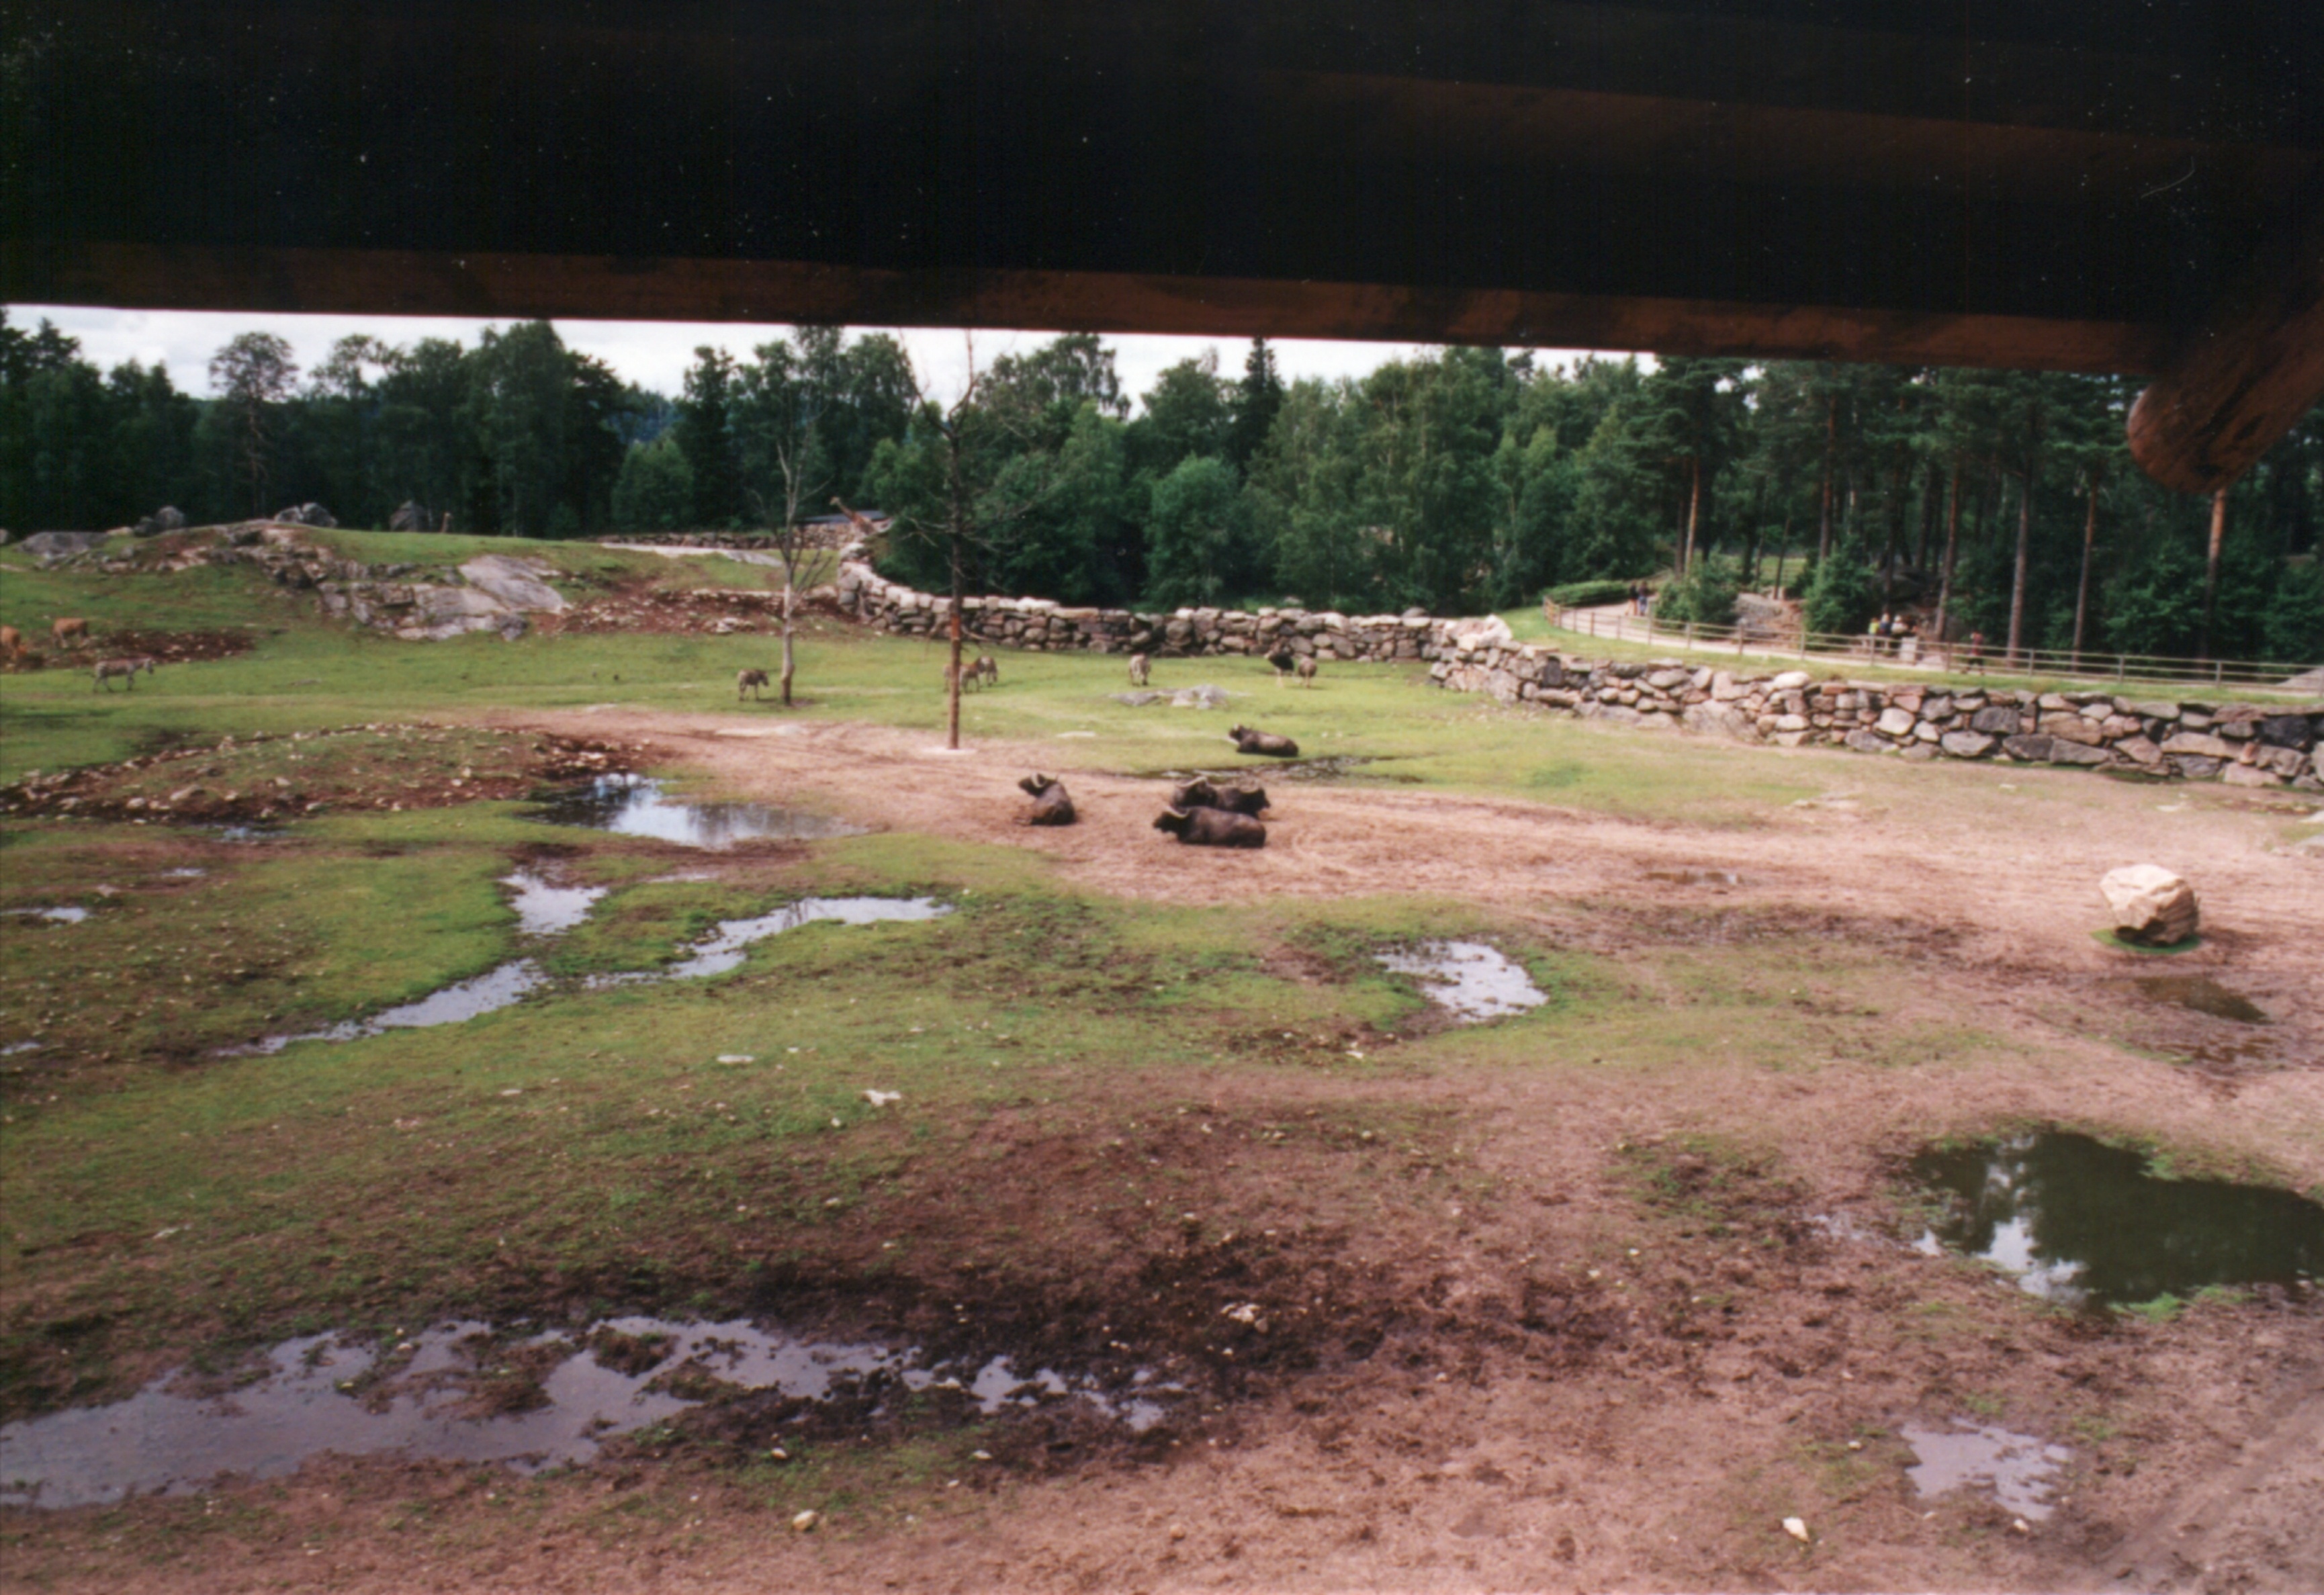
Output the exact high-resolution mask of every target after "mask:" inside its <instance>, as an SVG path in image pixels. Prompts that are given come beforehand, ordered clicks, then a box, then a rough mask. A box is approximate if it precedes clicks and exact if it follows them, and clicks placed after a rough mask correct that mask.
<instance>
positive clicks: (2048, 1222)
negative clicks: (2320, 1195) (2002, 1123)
mask: <svg viewBox="0 0 2324 1595" xmlns="http://www.w3.org/2000/svg"><path fill="white" fill-rule="evenodd" d="M1914 1174H1915V1175H1916V1176H1918V1177H1919V1178H1921V1179H1922V1180H1923V1181H1925V1182H1926V1183H1928V1184H1929V1185H1932V1186H1933V1187H1934V1188H1935V1189H1937V1190H1938V1191H1941V1192H1944V1193H1947V1194H1950V1196H1951V1197H1952V1211H1951V1212H1950V1214H1949V1215H1948V1216H1947V1217H1946V1218H1945V1219H1944V1220H1943V1221H1942V1222H1940V1223H1939V1224H1937V1225H1936V1226H1935V1228H1934V1229H1932V1231H1930V1232H1929V1233H1928V1234H1926V1235H1924V1236H1923V1237H1922V1240H1921V1243H1920V1244H1921V1249H1922V1250H1923V1251H1927V1252H1934V1251H1936V1250H1937V1249H1939V1247H1940V1245H1941V1246H1942V1247H1943V1248H1945V1249H1950V1250H1954V1251H1963V1252H1968V1253H1969V1254H1970V1255H1972V1256H1975V1257H1979V1258H1984V1259H1986V1260H1987V1262H1990V1263H1993V1264H1995V1265H1997V1267H1999V1268H2005V1269H2006V1270H2008V1271H2009V1272H2010V1273H2012V1274H2014V1275H2015V1276H2016V1277H2017V1281H2018V1284H2019V1285H2020V1286H2022V1287H2023V1288H2024V1289H2025V1290H2026V1291H2028V1292H2030V1293H2031V1294H2033V1295H2038V1296H2042V1297H2043V1298H2045V1299H2047V1300H2051V1301H2057V1302H2061V1303H2065V1304H2068V1305H2110V1304H2119V1303H2135V1302H2148V1301H2153V1300H2154V1299H2155V1298H2156V1297H2158V1296H2162V1295H2185V1294H2187V1293H2190V1292H2192V1291H2196V1290H2199V1289H2201V1288H2202V1287H2203V1286H2207V1285H2244V1284H2281V1285H2290V1284H2292V1283H2295V1282H2297V1281H2300V1280H2302V1279H2313V1278H2314V1277H2315V1276H2316V1275H2317V1274H2318V1273H2319V1271H2324V1207H2319V1206H2318V1205H2317V1204H2316V1203H2312V1202H2307V1201H2303V1200H2302V1199H2301V1198H2300V1197H2298V1196H2295V1195H2293V1194H2292V1193H2291V1192H2289V1191H2278V1190H2269V1189H2265V1188H2263V1187H2259V1186H2254V1185H2226V1184H2222V1183H2219V1182H2216V1181H2210V1180H2166V1179H2160V1178H2157V1177H2155V1176H2153V1175H2152V1174H2150V1173H2149V1172H2148V1171H2147V1167H2146V1161H2145V1159H2144V1157H2141V1156H2140V1155H2139V1154H2138V1153H2136V1152H2133V1151H2128V1150H2126V1149H2124V1148H2117V1147H2108V1146H2106V1145H2103V1144H2102V1143H2100V1142H2098V1141H2095V1140H2092V1139H2089V1137H2088V1136H2080V1135H2069V1134H2064V1133H2061V1132H2057V1131H2047V1132H2044V1133H2042V1134H2039V1135H2033V1136H2025V1137H2021V1138H2019V1139H2015V1140H2010V1141H2006V1142H2004V1143H2002V1144H2001V1145H1999V1146H1997V1147H1972V1148H1961V1149H1958V1150H1951V1151H1940V1152H1931V1153H1928V1154H1926V1155H1924V1156H1923V1157H1920V1158H1919V1159H1917V1160H1916V1161H1915V1162H1914Z"/></svg>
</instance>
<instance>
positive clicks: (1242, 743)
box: [1227, 725, 1299, 759]
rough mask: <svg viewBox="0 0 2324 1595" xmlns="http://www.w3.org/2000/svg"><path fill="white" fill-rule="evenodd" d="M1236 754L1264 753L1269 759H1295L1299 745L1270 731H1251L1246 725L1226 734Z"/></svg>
mask: <svg viewBox="0 0 2324 1595" xmlns="http://www.w3.org/2000/svg"><path fill="white" fill-rule="evenodd" d="M1227 736H1228V738H1229V740H1231V742H1233V743H1234V745H1235V751H1237V752H1238V753H1264V754H1266V755H1267V756H1268V758H1270V759H1296V758H1298V757H1299V744H1298V743H1297V742H1293V741H1292V740H1291V739H1290V738H1289V737H1287V736H1277V734H1276V733H1274V732H1271V731H1253V730H1252V729H1251V728H1250V726H1248V725H1238V726H1236V727H1235V728H1234V729H1233V730H1232V731H1230V732H1228V733H1227Z"/></svg>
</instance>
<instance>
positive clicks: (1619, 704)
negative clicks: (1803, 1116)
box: [838, 559, 2324, 791]
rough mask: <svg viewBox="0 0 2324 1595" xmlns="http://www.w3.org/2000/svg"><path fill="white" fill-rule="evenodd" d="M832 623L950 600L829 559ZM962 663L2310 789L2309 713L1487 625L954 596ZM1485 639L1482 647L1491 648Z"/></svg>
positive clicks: (923, 631) (885, 622)
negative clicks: (1439, 694)
mask: <svg viewBox="0 0 2324 1595" xmlns="http://www.w3.org/2000/svg"><path fill="white" fill-rule="evenodd" d="M838 602H839V607H840V609H841V610H842V611H843V612H844V613H847V614H849V615H852V616H853V617H854V618H855V619H856V620H858V621H860V622H862V623H863V624H865V625H868V626H872V627H876V628H878V629H880V630H881V631H886V632H894V633H896V634H898V635H899V636H908V637H933V636H942V635H945V633H946V632H947V630H948V628H949V626H950V623H951V615H952V602H951V600H950V599H948V598H940V597H936V596H934V595H929V594H927V593H921V592H917V591H915V590H914V589H912V588H909V587H907V586H903V585H900V584H899V583H895V582H890V581H888V580H887V579H885V578H884V577H882V576H880V575H879V573H878V572H876V571H874V570H873V569H872V568H871V567H870V566H868V565H866V564H863V563H862V562H861V561H858V560H853V559H850V560H847V561H844V563H843V564H842V565H841V567H840V572H839V583H838ZM961 632H962V635H963V636H964V638H965V639H966V640H967V641H969V642H970V643H971V644H972V645H973V646H976V647H1002V648H1022V649H1029V650H1034V651H1036V652H1044V651H1046V652H1065V651H1086V652H1092V653H1147V654H1151V655H1153V656H1155V657H1156V658H1161V659H1171V658H1184V659H1194V658H1201V657H1205V656H1229V655H1237V654H1244V655H1260V656H1264V655H1267V654H1269V653H1272V652H1274V651H1275V650H1276V646H1277V644H1278V643H1280V644H1283V645H1285V646H1287V647H1288V648H1289V649H1290V650H1291V651H1292V652H1293V653H1295V654H1313V655H1314V656H1315V657H1317V658H1318V659H1347V660H1351V661H1352V660H1360V659H1362V660H1372V661H1377V662H1392V661H1396V660H1407V661H1417V660H1426V661H1428V663H1429V677H1430V678H1431V679H1432V680H1434V682H1436V684H1437V685H1439V686H1441V687H1447V688H1449V689H1451V690H1452V691H1455V692H1481V693H1487V694H1489V695H1491V696H1493V697H1495V698H1498V699H1499V700H1500V701H1501V702H1503V703H1505V704H1511V705H1517V704H1527V705H1533V706H1534V707H1535V708H1539V709H1545V710H1551V711H1555V712H1560V713H1564V714H1570V715H1577V716H1579V717H1581V718H1583V719H1591V720H1610V721H1614V722H1617V723H1619V724H1630V725H1637V726H1644V727H1652V726H1665V727H1670V728H1673V729H1683V730H1687V731H1693V732H1700V733H1711V734H1714V735H1720V736H1726V737H1729V738H1733V739H1735V740H1737V741H1739V742H1766V743H1771V744H1774V745H1775V746H1779V747H1794V748H1795V747H1804V746H1809V745H1818V744H1821V745H1829V746H1833V747H1844V748H1849V749H1852V750H1854V751H1857V752H1860V753H1879V754H1886V755H1891V756H1894V757H1896V758H1902V759H1905V760H1912V761H1924V760H1938V759H1948V760H1993V761H2004V762H2015V763H2020V764H2043V765H2061V766H2069V767H2074V768H2080V769H2090V770H2125V771H2135V772H2140V773H2144V774H2147V775H2153V776H2158V777H2165V778H2173V779H2183V780H2222V781H2227V782H2229V783H2232V784H2234V785H2237V786H2249V787H2276V786H2294V787H2299V788H2301V789H2303V790H2309V791H2315V790H2324V776H2320V775H2319V765H2318V759H2319V753H2324V748H2319V743H2324V705H2313V704H2311V705H2303V706H2300V707H2292V708H2282V709H2273V708H2265V707H2261V706H2258V705H2250V704H2226V705H2218V704H2206V703H2185V702H2176V701H2171V700H2164V699H2156V698H2145V697H2133V696H2123V695H2119V694H2115V693H2107V692H2064V693H2036V692H2020V691H2013V690H2010V689H2007V688H2003V687H1993V688H1986V687H1969V688H1966V689H1964V688H1958V687H1923V686H1919V685H1916V684H1910V683H1906V684H1898V683H1895V682H1878V683H1875V682H1863V681H1849V680H1846V679H1844V678H1836V677H1835V678H1826V679H1821V680H1819V679H1817V678H1815V677H1813V676H1812V675H1811V674H1810V673H1809V672H1808V671H1805V670H1784V671H1778V672H1771V673H1768V674H1764V675H1738V674H1737V673H1735V672H1733V671H1729V670H1722V669H1717V668H1711V667H1709V666H1700V665H1689V664H1685V663H1682V662H1680V661H1677V660H1673V659H1664V660H1656V661H1653V662H1650V663H1646V664H1635V663H1630V662H1628V661H1620V662H1617V661H1612V660H1603V659H1601V660H1588V659H1575V658H1572V657H1570V656H1567V655H1563V654H1560V653H1558V652H1557V651H1556V650H1553V649H1546V648H1542V647H1539V646H1536V645H1533V644H1519V643H1516V642H1514V641H1508V640H1507V639H1508V629H1507V628H1506V627H1504V626H1502V625H1500V623H1499V622H1496V621H1491V620H1483V621H1445V620H1438V619H1432V618H1429V617H1426V616H1421V615H1354V616H1351V615H1342V614H1333V613H1309V612H1307V611H1305V610H1298V609H1261V610H1259V611H1256V612H1246V611H1240V610H1217V609H1181V610H1177V611H1175V612H1173V613H1169V614H1149V613H1139V612H1136V611H1130V610H1120V609H1075V608H1072V607H1069V606H1066V605H1063V604H1053V603H1051V602H1049V601H1047V600H1046V599H1040V598H991V597H982V598H967V599H964V600H963V601H962V604H961ZM1496 632H1498V633H1499V636H1498V637H1496V636H1495V633H1496Z"/></svg>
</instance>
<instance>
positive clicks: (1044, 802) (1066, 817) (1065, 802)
mask: <svg viewBox="0 0 2324 1595" xmlns="http://www.w3.org/2000/svg"><path fill="white" fill-rule="evenodd" d="M1017 784H1018V786H1019V787H1021V788H1024V791H1025V794H1026V796H1028V797H1029V798H1032V799H1033V812H1032V813H1030V814H1028V815H1027V816H1025V823H1026V824H1027V825H1072V824H1073V823H1074V800H1073V798H1071V797H1070V796H1069V795H1068V794H1067V793H1066V791H1065V783H1064V782H1063V781H1061V780H1058V779H1056V777H1054V776H1046V775H1028V776H1027V777H1026V778H1025V779H1023V780H1021V781H1019V782H1018V783H1017Z"/></svg>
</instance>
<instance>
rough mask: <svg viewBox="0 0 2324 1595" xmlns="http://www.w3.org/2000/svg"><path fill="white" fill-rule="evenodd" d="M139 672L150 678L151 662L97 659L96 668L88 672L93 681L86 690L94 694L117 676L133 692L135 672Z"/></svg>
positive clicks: (150, 660)
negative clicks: (122, 679) (125, 682)
mask: <svg viewBox="0 0 2324 1595" xmlns="http://www.w3.org/2000/svg"><path fill="white" fill-rule="evenodd" d="M140 670H143V671H144V672H145V673H146V674H147V675H148V676H151V675H152V673H153V661H152V659H145V658H138V659H99V660H97V668H94V669H92V670H91V671H90V672H89V675H90V676H91V677H92V678H94V679H92V680H91V681H90V682H89V687H88V689H89V690H90V691H91V692H95V691H97V689H98V688H99V687H104V686H105V684H106V682H107V681H110V680H111V679H112V678H114V677H115V676H119V677H121V678H124V680H126V681H127V682H128V683H129V690H130V691H132V692H134V691H136V690H137V672H138V671H140Z"/></svg>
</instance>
